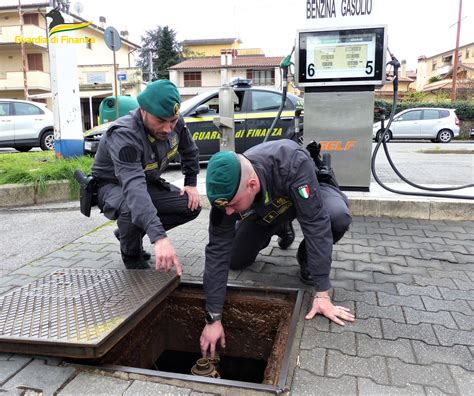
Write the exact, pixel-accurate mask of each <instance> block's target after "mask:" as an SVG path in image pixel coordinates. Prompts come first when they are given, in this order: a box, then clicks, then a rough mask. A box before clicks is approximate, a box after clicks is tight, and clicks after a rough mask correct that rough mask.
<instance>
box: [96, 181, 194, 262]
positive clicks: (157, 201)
mask: <svg viewBox="0 0 474 396" xmlns="http://www.w3.org/2000/svg"><path fill="white" fill-rule="evenodd" d="M147 189H148V194H150V197H151V200H152V202H153V205H154V206H155V208H156V210H157V216H158V217H159V218H160V221H161V224H162V225H163V228H164V229H165V230H166V231H168V230H170V229H172V228H174V227H177V226H179V225H181V224H185V223H187V222H188V221H191V220H194V219H195V218H196V217H197V216H198V215H199V213H200V212H201V208H198V209H196V210H194V211H191V209H189V208H188V195H187V194H183V195H182V196H181V195H180V189H179V188H178V187H176V186H174V185H172V184H169V183H166V182H163V183H156V184H148V185H147ZM98 198H99V208H100V209H101V210H102V211H103V212H104V215H105V217H107V218H108V219H110V220H117V226H118V228H119V233H120V250H121V252H122V255H123V256H125V257H129V258H141V254H142V239H143V237H144V235H145V230H142V229H141V228H139V227H137V226H136V225H135V224H133V223H132V218H131V214H130V210H129V208H128V206H127V204H126V202H125V198H124V195H123V192H122V188H121V187H120V186H119V185H117V184H110V183H109V184H105V185H104V186H102V187H100V189H99V197H98Z"/></svg>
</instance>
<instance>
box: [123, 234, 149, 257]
mask: <svg viewBox="0 0 474 396" xmlns="http://www.w3.org/2000/svg"><path fill="white" fill-rule="evenodd" d="M114 235H115V238H117V240H118V241H119V242H120V231H119V229H118V228H116V229H115V230H114ZM142 257H143V260H150V259H151V254H150V253H148V252H147V251H146V250H143V249H142Z"/></svg>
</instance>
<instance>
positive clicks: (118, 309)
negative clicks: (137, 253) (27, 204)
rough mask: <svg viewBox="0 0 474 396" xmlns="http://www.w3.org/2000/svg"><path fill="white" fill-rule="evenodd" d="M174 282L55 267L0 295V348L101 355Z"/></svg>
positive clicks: (144, 274) (166, 277) (151, 275)
mask: <svg viewBox="0 0 474 396" xmlns="http://www.w3.org/2000/svg"><path fill="white" fill-rule="evenodd" d="M178 284H179V278H178V277H177V276H176V274H171V273H169V274H166V273H161V272H156V271H127V270H94V269H67V270H61V271H56V272H54V273H52V274H49V275H47V276H45V277H43V278H41V279H38V280H36V281H34V282H32V283H30V284H28V285H25V286H23V287H21V288H17V289H15V290H13V291H12V292H10V293H9V294H6V295H4V296H2V297H0V352H14V353H35V354H45V355H55V356H63V357H76V358H95V357H99V356H102V355H103V354H104V353H106V352H107V351H108V350H109V349H110V348H111V347H112V346H113V345H114V344H115V342H116V341H117V340H118V339H120V338H121V337H123V335H124V334H125V333H126V332H127V331H128V330H129V329H130V328H132V327H134V326H135V325H136V324H137V323H138V322H139V321H140V320H141V319H142V318H143V317H144V316H145V315H146V314H147V313H149V312H150V311H151V309H153V308H154V307H156V306H157V305H158V304H159V303H160V302H161V301H162V300H163V299H164V298H165V297H166V296H167V295H168V294H169V293H170V292H171V291H172V290H173V289H174V288H175V287H176V286H177V285H178Z"/></svg>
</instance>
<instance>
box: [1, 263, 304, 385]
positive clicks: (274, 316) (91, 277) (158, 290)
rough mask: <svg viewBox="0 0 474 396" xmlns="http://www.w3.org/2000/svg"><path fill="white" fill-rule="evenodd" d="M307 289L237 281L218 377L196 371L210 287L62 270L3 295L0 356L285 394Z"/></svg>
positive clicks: (164, 277) (133, 274)
mask: <svg viewBox="0 0 474 396" xmlns="http://www.w3.org/2000/svg"><path fill="white" fill-rule="evenodd" d="M302 297H303V291H301V290H298V289H282V288H278V289H270V288H254V287H246V286H229V287H228V292H227V297H226V303H225V309H224V319H223V324H224V328H225V332H226V349H225V350H221V351H220V362H219V363H218V364H217V369H218V370H217V371H218V372H219V374H220V379H216V378H209V377H202V376H195V375H192V374H191V369H192V368H193V366H194V365H195V364H196V362H197V360H198V359H199V358H200V357H201V353H200V347H199V338H200V335H201V332H202V329H203V327H204V311H205V297H204V292H203V290H202V285H201V284H198V283H180V281H179V278H178V277H177V276H176V275H174V274H165V273H160V272H155V271H126V270H93V269H68V270H61V271H57V272H55V273H52V274H50V275H47V276H45V277H43V278H41V279H38V280H36V281H34V282H32V283H30V284H28V285H25V286H23V287H20V288H17V289H14V290H13V291H12V292H10V293H8V294H5V295H3V296H2V297H0V352H12V353H25V354H35V355H47V356H59V357H62V358H64V359H65V360H67V361H72V362H74V363H81V364H87V365H93V366H98V367H102V368H104V369H110V370H121V371H126V372H133V373H138V374H144V375H148V376H158V377H163V378H170V379H179V380H191V381H198V382H206V383H211V384H220V385H229V386H237V387H243V388H248V389H256V390H267V391H275V392H279V391H281V390H283V389H285V387H286V381H287V377H288V370H289V364H290V359H289V356H290V350H291V345H292V342H293V339H294V337H295V330H296V324H297V321H298V317H299V312H300V308H301V302H302Z"/></svg>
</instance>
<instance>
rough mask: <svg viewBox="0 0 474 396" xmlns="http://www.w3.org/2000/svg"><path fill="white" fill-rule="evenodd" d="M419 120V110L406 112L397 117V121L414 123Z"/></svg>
mask: <svg viewBox="0 0 474 396" xmlns="http://www.w3.org/2000/svg"><path fill="white" fill-rule="evenodd" d="M419 119H421V110H413V111H408V112H406V113H404V114H402V115H400V116H399V117H398V121H416V120H419Z"/></svg>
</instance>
